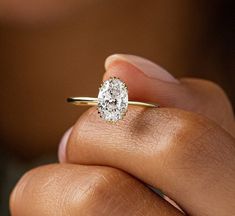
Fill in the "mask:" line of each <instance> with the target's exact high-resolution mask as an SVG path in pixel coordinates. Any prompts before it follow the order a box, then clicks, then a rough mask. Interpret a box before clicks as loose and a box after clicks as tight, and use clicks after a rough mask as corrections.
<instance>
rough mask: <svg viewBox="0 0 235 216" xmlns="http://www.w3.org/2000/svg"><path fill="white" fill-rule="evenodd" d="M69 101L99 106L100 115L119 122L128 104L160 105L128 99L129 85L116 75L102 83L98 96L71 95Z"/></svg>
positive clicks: (79, 104)
mask: <svg viewBox="0 0 235 216" xmlns="http://www.w3.org/2000/svg"><path fill="white" fill-rule="evenodd" d="M67 101H68V102H69V103H73V104H75V105H78V106H84V105H85V106H97V109H98V113H99V114H100V117H101V118H103V119H104V120H106V121H109V122H117V121H118V120H120V119H123V117H124V116H125V115H126V112H127V109H128V105H134V106H143V107H154V108H156V107H159V105H158V104H154V103H146V102H139V101H128V89H127V86H126V84H125V82H123V81H122V80H120V79H119V78H116V77H111V78H110V79H108V80H105V81H104V82H103V83H102V84H101V86H100V88H99V94H98V98H93V97H70V98H68V99H67Z"/></svg>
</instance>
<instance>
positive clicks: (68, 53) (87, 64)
mask: <svg viewBox="0 0 235 216" xmlns="http://www.w3.org/2000/svg"><path fill="white" fill-rule="evenodd" d="M12 2H14V1H12V0H2V1H1V2H0V73H1V79H0V98H1V106H0V115H1V117H0V141H1V142H0V145H1V146H0V164H1V167H0V215H8V214H9V213H8V199H9V193H10V191H11V190H12V188H13V186H14V184H15V183H16V182H17V180H18V179H19V178H20V176H21V175H22V174H23V173H24V172H25V171H27V170H28V169H30V168H32V167H35V166H38V165H40V164H44V163H49V162H56V161H57V147H58V143H59V141H60V138H61V136H62V135H63V133H64V131H65V130H66V129H67V128H68V127H70V126H71V125H72V124H73V123H74V122H75V120H76V119H77V118H78V116H79V115H80V114H81V113H82V112H83V111H84V109H80V108H79V109H78V108H77V107H73V106H70V105H68V104H66V102H65V98H66V97H68V96H76V95H77V96H96V94H97V89H98V86H99V84H100V81H101V79H102V75H103V73H104V68H103V64H104V60H105V58H106V57H107V56H108V55H110V54H113V53H130V54H135V55H140V56H144V57H146V58H149V59H150V60H153V61H155V62H157V63H158V64H160V65H161V66H163V67H165V68H166V69H167V70H168V71H169V72H171V73H172V74H173V75H174V76H176V77H182V76H193V77H199V78H205V79H210V80H213V81H215V82H217V83H219V84H220V85H221V86H222V87H223V88H224V89H225V90H226V92H227V94H228V96H229V97H230V99H231V101H232V103H233V106H234V105H235V87H234V85H235V75H234V70H233V69H234V59H233V57H234V56H233V55H232V54H233V50H234V43H233V38H234V32H233V29H234V28H233V25H232V24H233V17H232V1H222V0H221V1H219V0H216V1H208V0H207V1H189V0H180V1H172V0H164V1H163V0H147V1H141V0H135V1H134V0H128V1H117V0H109V1H108V0H106V1H105V0H99V1H98V0H93V1H91V0H86V1H85V0H83V1H73V0H67V1H65V0H64V1H59V2H57V1H54V0H47V1H45V0H40V1H39V0H38V1H29V0H22V1H21V3H20V4H19V5H14V3H12ZM32 2H33V3H32Z"/></svg>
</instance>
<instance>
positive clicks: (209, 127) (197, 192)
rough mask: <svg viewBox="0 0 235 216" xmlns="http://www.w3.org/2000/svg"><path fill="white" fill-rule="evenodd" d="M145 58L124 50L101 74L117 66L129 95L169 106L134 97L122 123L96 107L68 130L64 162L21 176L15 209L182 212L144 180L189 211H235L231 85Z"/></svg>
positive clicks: (27, 213)
mask: <svg viewBox="0 0 235 216" xmlns="http://www.w3.org/2000/svg"><path fill="white" fill-rule="evenodd" d="M144 68H146V69H147V67H146V65H144V66H143V67H142V68H141V70H140V69H139V68H138V67H136V66H134V65H133V64H130V62H128V61H126V60H125V59H120V58H116V60H115V59H114V60H112V61H111V62H109V64H106V70H107V71H106V73H105V74H104V78H103V79H104V80H106V79H107V78H109V77H110V76H117V77H119V78H121V79H122V80H124V81H125V82H126V83H127V86H128V89H129V96H130V99H131V100H133V99H136V100H137V99H138V100H144V101H152V102H157V103H159V104H161V105H162V108H159V109H145V108H142V107H129V109H128V113H127V115H126V117H125V118H124V120H122V121H119V122H118V123H116V124H108V123H106V122H105V121H103V120H102V119H100V118H99V116H98V115H97V110H96V109H95V108H91V109H89V110H88V111H87V112H85V113H84V114H83V116H82V117H81V118H79V119H78V121H77V122H76V123H75V125H74V126H73V128H72V129H71V133H70V134H69V136H68V135H67V136H68V141H65V144H66V145H65V147H64V148H63V149H64V150H63V151H65V155H64V157H63V158H60V160H61V162H63V163H61V164H52V165H48V166H43V167H40V168H37V169H34V170H32V171H29V172H28V173H26V174H25V176H24V177H22V179H21V180H20V181H19V183H18V184H17V185H16V188H15V189H14V191H13V193H12V195H11V200H10V207H11V213H12V215H13V216H18V215H24V216H31V215H52V216H53V215H78V213H79V215H166V216H168V215H169V216H170V215H183V214H184V213H182V212H181V211H179V210H177V208H175V207H173V206H172V205H171V204H170V203H168V202H167V201H165V200H163V199H162V198H160V197H159V196H158V195H156V194H154V193H153V192H151V191H150V190H149V189H148V188H147V187H146V184H148V185H150V186H152V187H155V188H159V189H160V190H162V191H163V192H164V193H165V194H166V195H167V196H168V197H170V198H171V199H172V200H174V201H175V202H176V203H177V204H178V205H179V206H180V207H181V208H182V210H183V211H184V212H185V213H187V214H189V215H195V216H202V215H203V216H204V215H206V216H210V215H211V216H212V215H213V216H215V215H220V216H225V215H234V214H235V204H234V200H235V141H234V136H235V130H234V117H233V112H232V108H231V105H230V103H229V101H228V99H227V97H226V95H225V93H224V92H223V90H222V89H221V88H220V87H219V86H217V85H216V84H214V83H211V82H209V81H205V80H199V79H186V78H184V79H180V80H177V82H168V81H163V80H162V78H163V76H162V77H161V79H157V78H156V77H155V78H150V77H149V76H147V75H146V74H147V70H146V71H144V70H145V69H144ZM156 70H158V69H156ZM158 72H159V74H160V75H161V74H163V72H160V71H158ZM160 75H159V78H160ZM133 77H135V79H133ZM117 137H118V138H117ZM64 162H66V163H68V164H65V163H64ZM127 173H128V174H127ZM129 174H130V175H129ZM137 179H139V180H137Z"/></svg>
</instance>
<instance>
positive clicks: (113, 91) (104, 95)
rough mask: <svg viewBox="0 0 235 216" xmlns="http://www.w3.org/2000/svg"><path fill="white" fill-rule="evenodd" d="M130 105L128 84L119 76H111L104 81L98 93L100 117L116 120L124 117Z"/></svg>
mask: <svg viewBox="0 0 235 216" xmlns="http://www.w3.org/2000/svg"><path fill="white" fill-rule="evenodd" d="M127 107H128V91H127V87H126V84H125V83H124V82H123V81H121V80H120V79H119V78H115V77H113V78H110V79H108V80H106V81H104V82H103V84H102V86H101V87H100V91H99V94H98V111H99V113H100V117H101V118H103V119H105V120H107V121H112V122H116V121H118V120H120V119H122V118H123V116H124V115H125V114H126V111H127Z"/></svg>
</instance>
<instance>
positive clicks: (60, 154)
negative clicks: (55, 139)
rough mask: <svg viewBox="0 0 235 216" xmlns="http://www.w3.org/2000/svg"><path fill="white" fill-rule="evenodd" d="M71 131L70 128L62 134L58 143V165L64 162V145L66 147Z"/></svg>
mask: <svg viewBox="0 0 235 216" xmlns="http://www.w3.org/2000/svg"><path fill="white" fill-rule="evenodd" d="M72 129H73V128H72V127H71V128H70V129H68V130H67V131H66V132H65V133H64V135H63V137H62V139H61V141H60V144H59V149H58V158H59V162H60V163H65V161H66V145H67V142H68V139H69V136H70V134H71V132H72Z"/></svg>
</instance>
